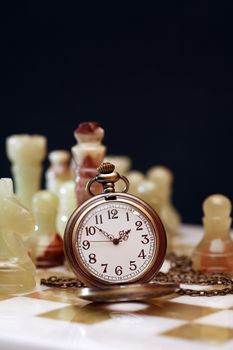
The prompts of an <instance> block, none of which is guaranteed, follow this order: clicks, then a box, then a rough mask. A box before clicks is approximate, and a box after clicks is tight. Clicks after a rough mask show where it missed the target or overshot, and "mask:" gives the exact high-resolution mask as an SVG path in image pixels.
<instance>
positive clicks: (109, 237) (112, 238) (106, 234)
mask: <svg viewBox="0 0 233 350" xmlns="http://www.w3.org/2000/svg"><path fill="white" fill-rule="evenodd" d="M95 228H97V230H98V231H99V232H100V233H102V234H103V235H104V236H105V237H107V238H108V239H110V241H113V240H114V236H113V235H111V234H110V233H108V232H106V231H104V230H102V228H99V227H97V226H95Z"/></svg>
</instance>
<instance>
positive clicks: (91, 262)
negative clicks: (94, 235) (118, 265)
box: [89, 253, 97, 264]
mask: <svg viewBox="0 0 233 350" xmlns="http://www.w3.org/2000/svg"><path fill="white" fill-rule="evenodd" d="M96 261H97V260H96V255H95V254H93V253H92V254H89V263H90V264H95V263H96Z"/></svg>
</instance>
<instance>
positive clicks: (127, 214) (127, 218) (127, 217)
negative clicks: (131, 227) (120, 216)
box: [126, 212, 129, 221]
mask: <svg viewBox="0 0 233 350" xmlns="http://www.w3.org/2000/svg"><path fill="white" fill-rule="evenodd" d="M126 220H127V221H129V213H128V212H126Z"/></svg>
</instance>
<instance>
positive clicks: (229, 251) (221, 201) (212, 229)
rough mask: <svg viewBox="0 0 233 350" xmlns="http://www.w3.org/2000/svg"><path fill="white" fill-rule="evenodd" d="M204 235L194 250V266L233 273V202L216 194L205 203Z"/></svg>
mask: <svg viewBox="0 0 233 350" xmlns="http://www.w3.org/2000/svg"><path fill="white" fill-rule="evenodd" d="M203 211H204V217H203V224H204V235H203V238H202V240H201V241H200V243H199V244H198V245H197V247H196V248H195V250H194V251H193V255H192V259H193V267H194V269H196V270H200V271H207V272H226V273H230V274H233V240H232V238H231V236H230V230H231V222H232V218H231V216H230V215H231V202H230V200H229V199H228V198H227V197H225V196H223V195H221V194H215V195H212V196H209V197H208V198H206V200H205V201H204V203H203Z"/></svg>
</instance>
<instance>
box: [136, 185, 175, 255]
mask: <svg viewBox="0 0 233 350" xmlns="http://www.w3.org/2000/svg"><path fill="white" fill-rule="evenodd" d="M135 195H136V196H138V197H139V198H141V199H143V200H144V201H145V202H147V203H148V204H149V205H150V206H151V207H152V208H153V209H154V210H155V211H156V212H157V213H158V215H159V217H160V219H161V220H162V223H163V225H164V228H165V230H166V234H167V252H168V253H169V252H170V251H171V250H172V246H173V237H172V234H173V233H174V232H173V231H171V228H170V226H169V224H170V223H169V221H168V219H169V218H168V217H167V216H166V210H164V207H165V205H164V204H166V202H164V197H163V192H162V187H161V186H160V185H159V184H157V183H155V182H154V181H151V180H149V179H145V180H143V181H141V182H140V183H139V185H138V187H137V188H136V193H135ZM165 209H166V208H165Z"/></svg>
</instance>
